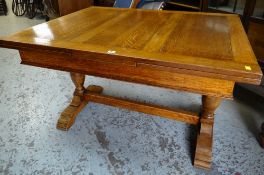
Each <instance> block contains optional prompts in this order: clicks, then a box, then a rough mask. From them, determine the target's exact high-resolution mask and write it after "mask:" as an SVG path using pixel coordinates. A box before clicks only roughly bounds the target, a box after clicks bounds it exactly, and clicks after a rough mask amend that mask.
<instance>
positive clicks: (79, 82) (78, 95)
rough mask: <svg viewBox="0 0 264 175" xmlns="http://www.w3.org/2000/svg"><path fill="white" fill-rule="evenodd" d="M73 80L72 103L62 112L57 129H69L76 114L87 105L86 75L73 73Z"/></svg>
mask: <svg viewBox="0 0 264 175" xmlns="http://www.w3.org/2000/svg"><path fill="white" fill-rule="evenodd" d="M71 79H72V82H73V83H74V85H75V91H74V94H73V98H72V101H71V103H70V105H69V106H68V107H67V108H66V109H65V110H64V111H63V112H62V113H61V116H60V118H59V120H58V123H57V129H60V130H64V131H67V130H69V129H70V127H71V126H72V125H73V123H74V121H75V118H76V116H77V115H78V113H79V112H80V111H81V110H82V108H83V107H84V106H85V105H86V103H85V101H84V100H83V95H84V91H85V88H84V86H83V84H84V81H85V75H83V74H79V73H71Z"/></svg>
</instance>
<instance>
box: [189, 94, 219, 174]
mask: <svg viewBox="0 0 264 175" xmlns="http://www.w3.org/2000/svg"><path fill="white" fill-rule="evenodd" d="M220 102H221V99H220V98H216V97H209V96H203V97H202V112H201V119H200V122H201V126H200V133H199V134H198V136H197V144H196V151H195V158H194V166H196V167H199V168H205V169H209V168H210V167H211V162H212V145H213V125H214V112H215V110H216V109H217V107H218V106H219V104H220Z"/></svg>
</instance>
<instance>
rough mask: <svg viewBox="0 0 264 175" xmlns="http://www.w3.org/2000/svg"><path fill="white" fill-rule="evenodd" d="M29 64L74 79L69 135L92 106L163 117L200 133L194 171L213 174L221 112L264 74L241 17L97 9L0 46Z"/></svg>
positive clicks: (63, 121) (63, 123) (64, 118)
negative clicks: (138, 91)
mask: <svg viewBox="0 0 264 175" xmlns="http://www.w3.org/2000/svg"><path fill="white" fill-rule="evenodd" d="M0 46H1V47H5V48H13V49H17V50H19V53H20V56H21V59H22V64H27V65H33V66H38V67H44V68H51V69H56V70H63V71H67V72H70V75H71V79H72V81H73V83H74V85H75V87H76V88H75V91H74V94H73V99H72V102H71V103H70V105H69V106H68V107H67V108H66V109H65V110H64V111H63V112H62V114H61V116H60V118H59V120H58V123H57V128H58V129H61V130H68V129H69V128H70V127H71V126H72V124H73V123H74V121H75V118H76V116H77V115H78V113H79V112H80V111H81V110H82V109H83V107H84V106H85V105H86V104H87V103H88V102H89V101H93V102H96V103H102V104H107V105H113V106H116V107H121V108H127V109H130V110H135V111H139V112H144V113H148V114H153V115H159V116H162V117H167V118H170V119H175V120H179V121H183V122H186V123H189V124H194V125H197V126H199V127H200V130H199V133H198V134H197V143H196V151H195V158H194V165H195V166H197V167H202V168H207V169H208V168H210V166H211V162H212V145H213V143H212V140H213V124H214V112H215V110H216V108H217V107H218V106H219V104H220V102H221V99H225V98H227V99H232V97H233V88H234V84H235V83H236V82H242V83H249V84H256V85H258V84H260V81H261V78H262V73H261V70H260V68H259V66H258V63H257V61H256V58H255V55H254V53H253V51H252V48H251V46H250V43H249V41H248V39H247V36H246V33H245V32H244V30H243V27H242V24H241V22H240V19H239V16H237V15H231V14H216V13H215V14H212V13H195V12H171V11H149V10H136V9H115V8H105V7H90V8H87V9H84V10H81V11H78V12H75V13H72V14H70V15H66V16H64V17H61V18H58V19H55V20H52V21H50V22H47V23H43V24H40V25H37V26H34V27H31V28H28V29H26V30H23V31H21V32H18V33H15V34H13V35H10V36H6V37H2V38H1V39H0ZM85 75H93V76H98V77H104V78H110V79H116V80H122V81H128V82H135V83H142V84H147V85H153V86H158V87H165V88H170V89H176V90H183V91H187V92H193V93H198V94H201V95H202V107H201V112H200V114H196V113H192V112H189V111H184V110H176V109H169V108H165V107H160V106H156V105H151V104H145V103H139V102H135V101H130V100H125V99H120V98H115V97H111V96H107V95H103V94H102V93H101V92H102V90H103V88H102V87H99V86H95V85H92V86H89V87H88V88H84V86H83V84H84V80H85Z"/></svg>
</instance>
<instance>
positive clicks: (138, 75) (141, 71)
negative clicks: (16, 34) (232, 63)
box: [20, 49, 234, 169]
mask: <svg viewBox="0 0 264 175" xmlns="http://www.w3.org/2000/svg"><path fill="white" fill-rule="evenodd" d="M20 55H21V58H22V64H27V65H33V66H38V67H44V68H52V69H56V70H64V71H67V72H70V73H71V79H72V81H73V83H74V85H75V91H74V94H73V98H72V102H71V103H70V105H69V106H68V107H67V108H66V109H65V110H64V111H63V112H62V114H61V116H60V118H59V120H58V123H57V128H58V129H60V130H64V131H67V130H69V129H70V127H71V126H72V125H73V124H74V121H75V118H76V117H77V116H78V114H79V112H80V111H81V110H82V109H83V108H84V107H85V105H86V104H87V103H88V102H89V101H91V102H96V103H102V104H106V105H111V106H115V107H120V108H126V109H129V110H134V111H138V112H143V113H147V114H151V115H158V116H161V117H165V118H169V119H173V120H178V121H182V122H186V123H189V124H193V125H196V126H197V129H198V132H197V143H196V151H195V159H194V165H195V166H197V167H201V168H206V169H209V168H210V166H211V162H212V145H213V124H214V111H215V110H216V108H217V107H218V106H219V104H220V102H221V99H222V98H230V99H231V98H232V94H233V88H234V82H233V81H230V80H225V79H224V78H223V77H220V78H219V79H216V78H212V77H210V75H208V76H207V77H205V76H200V75H199V72H197V75H192V74H188V70H182V69H176V68H168V67H163V66H157V65H151V64H143V63H141V64H136V65H129V64H126V63H123V62H118V61H116V62H110V61H109V62H107V61H95V60H91V59H81V58H79V59H75V61H74V62H72V60H71V59H70V58H69V57H67V55H65V54H64V53H50V52H45V51H43V52H37V51H32V50H27V49H25V50H20ZM36 58H38V59H36ZM85 75H93V76H99V77H104V78H110V79H116V80H121V81H128V82H135V83H141V84H147V85H153V86H158V87H165V88H170V89H175V90H183V91H186V92H193V93H198V94H201V95H202V107H201V112H200V113H199V114H197V113H193V112H189V111H184V110H181V109H170V108H166V107H161V106H156V105H151V104H145V103H139V102H135V101H130V100H127V99H120V98H116V97H111V96H107V95H103V94H102V91H103V88H102V87H99V86H95V85H92V86H89V87H87V88H84V86H83V84H84V81H85Z"/></svg>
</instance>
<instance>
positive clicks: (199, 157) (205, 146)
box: [194, 122, 213, 169]
mask: <svg viewBox="0 0 264 175" xmlns="http://www.w3.org/2000/svg"><path fill="white" fill-rule="evenodd" d="M212 134H213V124H212V123H206V122H205V123H203V122H202V123H201V129H200V133H199V134H198V137H197V143H196V151H195V158H194V166H196V167H198V168H204V169H210V167H211V162H212V145H213V135H212Z"/></svg>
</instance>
